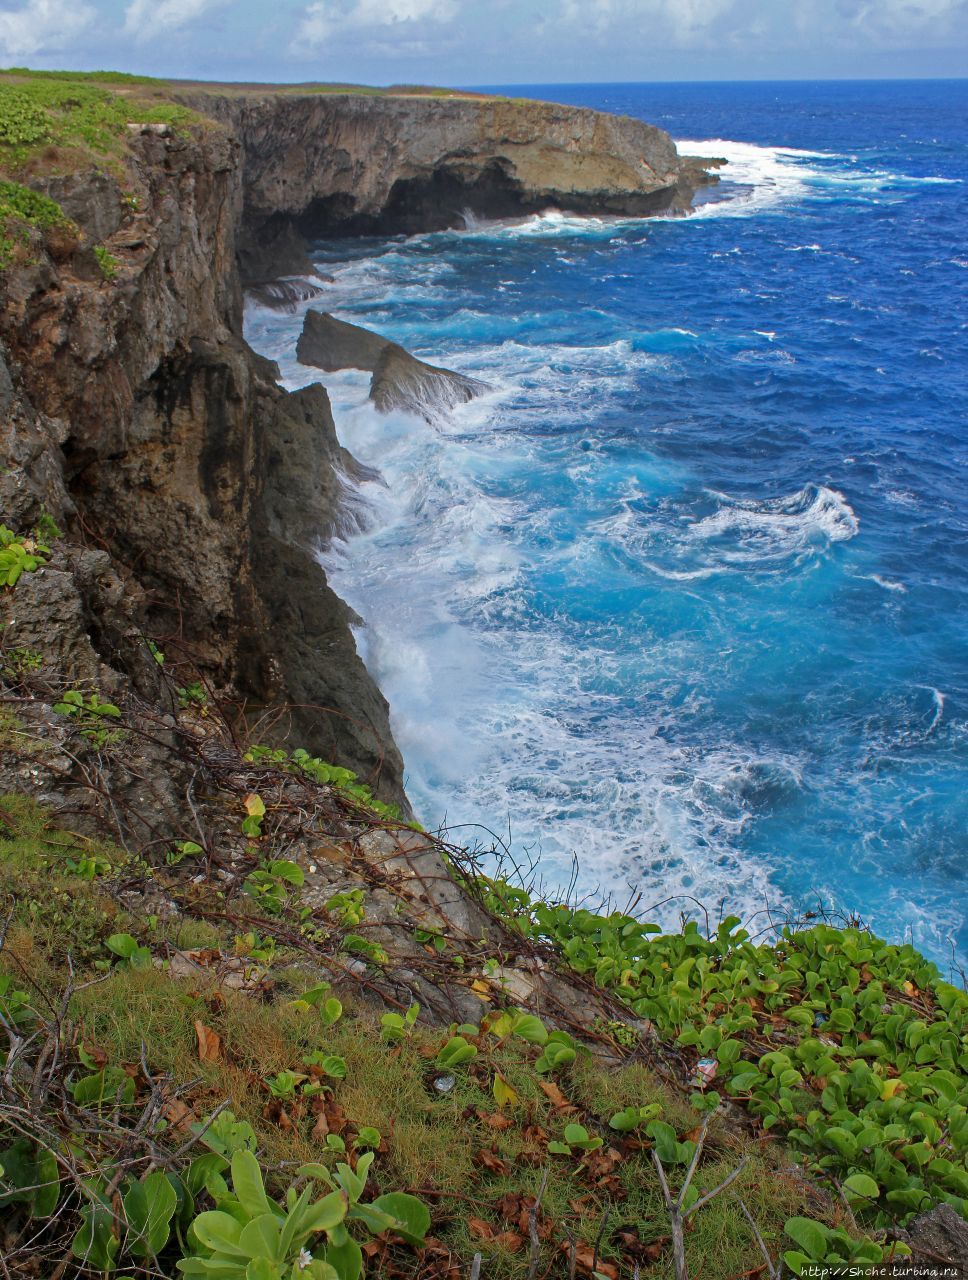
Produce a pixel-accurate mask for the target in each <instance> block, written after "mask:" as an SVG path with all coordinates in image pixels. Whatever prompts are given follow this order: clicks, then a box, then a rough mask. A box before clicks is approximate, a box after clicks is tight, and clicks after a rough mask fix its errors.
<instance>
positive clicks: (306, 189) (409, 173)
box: [185, 93, 705, 280]
mask: <svg viewBox="0 0 968 1280" xmlns="http://www.w3.org/2000/svg"><path fill="white" fill-rule="evenodd" d="M185 100H186V101H188V102H190V103H191V105H193V106H194V107H196V108H197V109H199V110H203V111H206V112H209V113H210V114H212V115H214V116H216V118H218V119H219V120H221V121H223V122H224V123H225V124H227V125H228V126H230V127H231V128H232V129H233V131H234V132H235V133H236V135H237V136H238V137H239V139H240V140H241V143H242V147H243V152H244V164H245V199H244V208H243V224H242V236H241V241H240V247H241V259H240V260H241V263H242V268H243V273H244V274H245V276H246V278H247V279H250V280H261V279H264V278H267V277H270V276H271V275H273V274H282V273H283V272H285V271H287V270H297V269H300V267H301V266H302V265H304V263H303V259H302V257H301V240H300V236H306V237H310V238H311V237H313V236H323V235H343V234H357V233H389V234H392V233H396V232H417V231H428V230H438V229H441V228H444V227H450V226H460V225H462V222H463V218H464V215H465V214H466V213H467V212H470V213H473V214H475V215H478V216H483V217H510V216H514V215H520V214H526V213H530V212H534V211H536V210H541V209H546V208H549V207H554V208H565V209H569V210H571V211H573V212H577V213H591V212H596V213H602V212H607V213H623V214H633V215H647V214H651V213H658V212H661V211H663V210H667V209H670V208H677V207H678V208H684V207H686V206H687V205H688V202H689V200H690V199H691V197H692V194H693V192H694V189H695V186H696V185H697V183H698V182H699V181H702V180H703V179H704V176H705V175H703V173H702V171H701V170H700V169H698V168H697V167H696V166H695V165H694V164H691V163H688V162H685V161H683V159H682V158H681V157H680V156H679V155H678V153H677V151H676V147H675V144H674V143H673V141H672V139H671V138H670V137H669V135H668V134H667V133H665V132H664V131H663V130H661V129H656V128H654V127H653V126H651V125H647V124H643V123H642V122H641V121H638V120H632V119H631V118H629V117H627V116H611V115H603V114H601V113H599V112H595V111H589V110H584V109H581V108H577V107H565V106H558V105H556V104H554V103H543V102H526V101H517V100H515V101H511V100H507V99H495V98H461V97H455V98H439V97H366V96H361V95H358V94H325V95H323V94H313V95H309V94H307V95H267V96H262V97H260V96H254V95H245V96H234V97H229V96H224V97H220V96H218V95H217V94H214V93H212V94H203V95H199V94H194V95H191V96H189V97H186V99H185Z"/></svg>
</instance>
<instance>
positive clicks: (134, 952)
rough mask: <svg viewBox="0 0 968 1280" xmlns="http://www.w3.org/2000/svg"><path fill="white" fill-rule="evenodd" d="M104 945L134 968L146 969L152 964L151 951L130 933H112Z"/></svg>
mask: <svg viewBox="0 0 968 1280" xmlns="http://www.w3.org/2000/svg"><path fill="white" fill-rule="evenodd" d="M104 945H105V946H106V947H107V949H108V950H109V951H113V952H114V954H115V955H116V956H118V957H119V958H120V959H121V961H122V962H123V963H124V964H126V965H128V966H130V968H132V969H145V968H147V966H148V965H150V964H151V952H150V951H149V950H148V948H147V947H143V946H141V945H140V943H139V942H138V940H137V938H133V937H132V936H131V934H130V933H112V934H111V936H110V938H108V939H107V940H106V942H105V944H104Z"/></svg>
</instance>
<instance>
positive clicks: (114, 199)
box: [0, 73, 695, 814]
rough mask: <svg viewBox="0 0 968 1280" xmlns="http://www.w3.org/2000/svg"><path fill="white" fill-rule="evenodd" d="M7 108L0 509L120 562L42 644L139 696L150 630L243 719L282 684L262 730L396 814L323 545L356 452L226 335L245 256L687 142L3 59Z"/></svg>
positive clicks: (643, 177) (76, 600) (339, 514)
mask: <svg viewBox="0 0 968 1280" xmlns="http://www.w3.org/2000/svg"><path fill="white" fill-rule="evenodd" d="M8 116H9V119H10V121H11V128H10V129H9V130H7V131H6V132H4V131H3V129H0V165H2V168H3V170H4V172H5V173H6V174H7V175H9V178H10V181H9V182H6V183H4V184H3V193H5V194H3V193H0V196H2V198H0V221H2V223H3V226H2V228H0V230H2V232H3V235H2V237H0V239H2V245H0V249H2V256H3V257H4V271H3V283H2V295H0V344H2V347H0V356H2V359H3V360H4V365H3V369H4V377H5V381H4V386H5V387H7V391H6V392H5V397H6V407H5V412H4V422H3V425H2V427H0V430H2V432H3V437H4V444H5V453H6V454H7V456H8V457H9V458H10V459H12V460H13V465H12V466H11V467H10V468H9V469H8V470H7V471H6V472H5V473H4V474H3V475H2V476H0V507H2V517H0V518H2V519H3V521H4V522H5V523H6V524H8V525H9V526H10V527H11V528H13V529H15V530H16V529H24V528H29V527H30V526H31V523H32V522H33V521H35V520H36V519H37V518H38V516H39V514H40V513H41V512H42V511H46V512H47V513H48V514H49V515H50V516H51V517H52V518H53V519H54V520H55V521H56V522H57V523H58V524H60V525H63V526H64V527H65V528H66V530H67V531H68V534H69V539H68V540H69V542H70V543H71V544H72V545H74V546H76V547H77V549H78V554H81V551H82V550H83V552H84V553H85V554H86V553H88V552H95V551H96V552H97V554H98V555H101V556H103V557H104V562H103V565H102V569H103V570H104V572H105V573H108V574H109V576H111V578H112V581H113V582H115V583H116V586H117V590H116V593H115V594H116V596H117V608H114V612H113V613H112V614H111V617H110V618H109V617H108V616H107V614H108V612H110V611H109V610H107V606H106V604H105V603H104V600H103V599H101V597H100V596H99V595H98V592H97V591H96V590H95V589H94V586H92V583H93V581H94V579H93V578H92V577H91V574H90V573H88V575H87V578H86V579H85V583H81V582H80V581H79V580H78V579H77V575H76V574H75V575H74V580H72V581H71V582H68V581H66V580H65V581H63V582H61V583H60V589H61V591H62V595H63V596H64V599H63V600H62V601H61V604H62V606H63V608H64V609H67V611H68V612H70V613H71V615H72V616H73V617H75V619H76V620H77V626H78V627H79V628H80V631H81V632H82V633H83V643H82V642H81V636H80V635H78V636H74V637H72V638H71V639H70V640H69V641H66V640H65V641H64V642H63V643H62V642H61V640H62V639H63V637H62V638H61V640H57V641H56V643H55V645H54V648H55V649H57V651H58V655H59V661H60V662H61V664H62V671H61V674H62V676H63V677H64V678H65V679H67V680H69V681H78V680H86V681H88V682H95V681H98V682H99V683H100V685H102V686H104V687H106V688H108V689H109V691H110V692H112V694H114V695H115V696H120V694H121V692H123V691H124V690H125V689H128V688H130V689H131V690H132V691H134V692H136V693H137V694H138V695H139V696H141V697H144V698H146V699H148V700H149V701H153V700H156V699H157V698H158V697H160V694H159V690H158V688H157V687H156V686H157V678H156V676H157V673H156V672H155V671H153V664H152V662H151V661H150V658H149V657H148V656H147V649H146V640H147V639H151V640H152V643H157V644H158V645H161V646H162V647H163V648H164V649H165V650H166V651H167V652H169V653H170V654H172V655H173V656H176V657H177V661H178V662H179V663H180V664H181V669H182V671H183V673H184V674H183V680H184V684H183V686H182V687H188V686H189V685H191V684H193V683H198V682H201V683H202V684H204V685H206V686H207V688H208V689H209V691H210V693H211V694H212V695H213V696H217V697H219V698H221V699H227V700H228V701H229V702H230V703H232V704H233V705H234V706H236V707H237V708H238V711H239V714H240V715H241V716H242V717H243V719H245V720H246V721H247V722H251V721H252V720H253V718H258V717H259V716H260V715H261V714H262V713H263V712H265V711H266V710H267V709H270V708H274V709H277V710H273V711H272V712H271V714H272V715H273V716H276V715H278V722H277V723H276V725H275V727H274V732H275V733H276V736H277V737H278V736H282V737H285V736H286V735H288V736H289V737H291V739H292V740H293V741H298V743H299V744H300V745H303V746H305V747H307V748H308V749H310V750H312V751H313V752H315V753H317V754H319V755H321V756H324V757H325V758H326V759H331V760H333V761H335V762H337V763H339V764H340V765H345V766H346V767H349V768H351V769H352V770H354V771H355V772H357V773H358V774H360V775H361V776H362V777H364V778H366V779H367V780H368V781H369V782H370V783H371V784H372V785H373V786H374V789H375V794H376V795H377V796H378V797H379V798H381V799H382V800H384V801H386V802H390V803H394V804H396V805H397V806H398V807H399V808H400V809H401V811H402V812H403V813H404V814H406V813H407V812H408V809H407V801H406V797H405V794H404V788H403V762H402V760H401V758H400V754H399V752H398V751H397V749H396V746H395V744H394V742H393V737H392V733H391V730H390V723H389V715H388V708H387V705H386V703H385V701H384V699H383V698H382V695H381V694H380V692H379V690H378V689H377V688H376V686H375V685H374V683H373V681H372V680H371V678H370V676H369V675H368V673H367V672H366V669H365V667H364V666H363V663H362V661H361V660H360V658H359V656H358V654H357V652H356V648H355V644H354V641H353V637H352V633H351V630H350V627H351V624H352V623H353V622H354V621H355V619H354V618H353V616H352V614H351V612H350V610H348V609H347V608H346V606H345V605H344V604H343V603H342V602H341V601H340V600H339V599H338V598H337V597H336V596H335V595H334V594H333V593H332V592H331V591H330V589H329V587H328V585H327V583H326V579H325V575H324V573H323V571H322V569H321V568H320V567H319V565H318V563H317V556H316V552H317V551H318V549H319V547H320V546H321V545H323V544H324V543H325V542H326V540H327V538H328V537H329V536H330V535H331V533H332V531H333V529H334V528H335V527H336V524H337V522H338V521H339V520H341V519H345V518H351V517H347V514H346V513H345V512H343V511H342V502H341V498H342V492H343V488H344V484H343V481H344V478H345V477H346V475H348V474H352V472H353V470H354V468H355V466H356V464H355V462H354V460H353V459H352V458H351V457H350V456H349V455H348V454H347V453H346V452H345V451H344V450H342V449H341V448H340V445H339V443H338V440H337V438H336V432H335V427H334V423H333V419H332V414H331V412H330V407H329V402H328V398H327V396H326V392H325V390H324V389H323V388H322V387H319V386H317V387H313V388H309V389H307V390H305V391H301V392H299V393H297V394H295V395H289V394H287V393H286V392H285V391H283V390H282V389H281V388H279V386H278V385H277V382H276V378H277V370H276V369H275V367H274V366H273V365H272V364H271V362H268V361H266V360H263V359H262V358H260V357H258V356H256V355H255V354H254V353H253V352H252V351H251V350H250V348H249V347H248V346H247V345H246V343H245V342H244V340H243V337H242V306H241V298H242V295H241V287H242V284H243V282H245V281H252V280H255V279H267V278H271V277H274V276H278V275H280V274H283V273H285V272H286V271H292V270H299V269H301V268H305V267H309V264H308V260H307V259H306V256H305V237H312V236H314V235H320V234H324V233H325V234H346V235H349V234H355V233H357V232H363V231H368V232H377V231H383V232H398V231H417V230H421V231H422V230H432V229H434V228H436V227H441V226H447V225H451V224H453V223H456V222H460V221H461V220H462V218H463V217H464V216H465V214H466V213H467V212H468V211H471V212H473V213H474V214H477V215H483V216H505V215H512V214H522V213H526V212H528V211H531V210H534V209H539V208H545V207H548V206H549V205H553V206H558V207H567V208H569V209H574V210H578V211H586V212H593V211H595V212H603V211H609V212H623V213H641V214H645V213H650V212H656V211H658V210H662V209H668V208H673V207H681V206H682V205H683V204H684V202H686V201H687V200H688V198H689V196H690V194H691V191H692V186H693V183H694V181H695V170H694V167H690V166H688V165H684V164H683V162H682V161H680V159H679V157H678V155H677V153H676V149H675V146H674V144H673V143H672V141H671V139H670V138H669V137H668V135H667V134H665V133H663V132H662V131H661V130H659V129H655V128H652V127H651V126H649V125H645V124H642V123H640V122H637V121H633V120H630V119H627V118H623V117H613V116H606V115H600V114H598V113H596V112H593V111H586V110H580V109H576V108H571V107H561V106H555V105H552V104H546V103H536V102H523V101H508V100H504V99H493V98H480V97H455V98H449V97H448V98H440V97H435V96H433V95H427V96H407V95H400V96H396V95H393V94H389V95H385V96H379V95H377V96H368V95H364V94H346V93H336V94H327V93H321V92H320V93H303V92H290V91H282V90H280V91H278V92H275V93H266V92H262V91H259V92H245V93H243V92H237V91H235V92H230V91H228V90H227V89H219V88H218V87H212V88H208V89H203V88H199V87H194V88H191V89H188V88H187V87H183V88H177V89H176V88H174V87H169V86H163V85H160V84H157V83H147V84H146V83H145V82H142V81H138V80H134V79H132V80H131V81H130V82H128V81H125V80H124V79H123V78H120V79H118V78H113V79H112V80H111V81H110V83H102V82H100V81H99V80H98V78H97V76H96V75H93V76H78V77H77V78H76V79H75V78H73V77H71V78H57V77H50V78H45V77H44V75H43V73H37V74H36V75H34V74H33V73H6V74H4V75H3V76H0V124H2V123H3V120H4V119H6V118H7V117H8ZM94 123H96V125H97V130H98V132H97V133H96V134H95V133H94V132H93V130H92V124H94ZM92 137H97V138H98V139H100V141H99V142H98V144H97V146H98V147H99V148H100V149H99V150H98V149H94V150H92V143H91V139H92ZM72 572H73V571H72ZM94 577H95V578H96V577H97V575H94ZM51 578H52V575H51V573H49V572H47V571H42V572H41V573H40V574H38V575H36V577H35V578H34V577H31V579H29V580H28V579H25V581H24V584H23V585H22V586H21V588H20V591H19V595H20V596H21V600H20V602H19V607H18V608H17V610H16V611H15V612H16V614H17V616H16V618H14V617H13V613H12V612H11V609H10V608H9V607H8V608H6V614H7V615H8V616H6V617H5V618H4V623H5V627H6V630H5V632H4V644H6V645H15V646H17V647H20V648H24V647H26V648H36V649H37V650H38V651H40V650H41V649H43V647H44V641H45V640H46V641H47V643H48V648H49V647H50V645H49V640H50V637H49V636H48V637H45V636H44V634H43V632H44V627H43V622H42V620H43V615H44V610H45V609H47V608H49V607H50V604H51V602H50V601H49V600H38V601H37V603H36V608H35V609H34V610H33V612H32V613H28V610H26V609H25V607H24V601H25V599H26V598H27V597H28V596H29V595H30V594H31V593H37V592H39V591H41V587H42V586H43V588H44V590H49V583H50V581H51ZM85 584H86V585H85ZM72 593H73V603H71V604H70V605H69V606H68V603H67V598H68V597H71V595H72ZM7 603H8V605H9V601H8V602H7ZM122 606H123V607H122ZM112 607H113V606H112ZM119 610H120V612H119ZM122 615H123V616H122ZM28 616H29V617H32V618H34V622H35V623H36V625H35V626H33V624H31V623H29V622H28ZM32 626H33V630H32V629H31V627H32ZM82 651H83V652H84V653H85V654H86V655H87V657H86V659H85V661H84V662H80V661H79V658H78V655H79V654H80V653H81V652H82ZM68 658H69V659H70V660H69V661H68ZM95 659H96V660H95ZM65 662H66V663H67V665H66V667H64V665H63V664H64V663H65ZM283 707H284V708H285V711H284V712H283V711H279V710H278V709H280V708H283Z"/></svg>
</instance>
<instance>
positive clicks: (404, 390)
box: [370, 344, 490, 422]
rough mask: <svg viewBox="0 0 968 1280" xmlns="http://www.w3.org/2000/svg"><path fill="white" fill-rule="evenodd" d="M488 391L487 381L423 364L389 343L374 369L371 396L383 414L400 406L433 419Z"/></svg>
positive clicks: (429, 420) (404, 409) (401, 348)
mask: <svg viewBox="0 0 968 1280" xmlns="http://www.w3.org/2000/svg"><path fill="white" fill-rule="evenodd" d="M489 390H490V387H489V386H488V384H487V383H486V382H479V381H478V380H477V379H476V378H468V377H465V376H464V374H462V373H454V372H453V371H452V370H450V369H440V368H438V367H437V366H436V365H432V364H425V363H424V361H423V360H418V359H417V358H416V357H415V356H412V355H410V353H409V352H408V351H404V349H403V347H398V346H396V345H395V344H391V345H390V346H387V347H386V348H384V351H383V354H382V355H381V356H380V359H379V361H378V362H377V366H376V368H375V369H374V370H373V380H372V382H371V383H370V399H371V400H372V401H373V403H374V404H375V405H376V407H377V408H378V409H380V410H381V411H382V412H383V413H389V412H390V410H391V409H402V410H403V411H404V412H405V413H414V414H417V415H419V416H420V417H421V418H425V419H426V420H427V422H433V421H435V419H437V418H439V417H441V416H446V415H447V413H449V412H450V410H451V409H454V408H456V406H457V405H459V404H466V403H467V402H468V400H473V399H474V398H475V396H480V395H483V394H484V392H485V391H489Z"/></svg>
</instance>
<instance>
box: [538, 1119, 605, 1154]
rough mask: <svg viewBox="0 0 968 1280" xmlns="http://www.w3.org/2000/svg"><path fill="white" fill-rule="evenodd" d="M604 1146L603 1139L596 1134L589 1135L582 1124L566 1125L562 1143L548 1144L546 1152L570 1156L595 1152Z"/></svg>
mask: <svg viewBox="0 0 968 1280" xmlns="http://www.w3.org/2000/svg"><path fill="white" fill-rule="evenodd" d="M603 1145H604V1139H603V1138H600V1137H599V1136H598V1135H597V1134H594V1135H593V1134H590V1133H589V1132H588V1130H587V1129H586V1128H585V1126H584V1125H582V1124H566V1125H565V1131H564V1135H563V1141H560V1142H549V1143H548V1150H549V1152H551V1154H552V1155H556V1156H570V1155H574V1153H575V1151H584V1152H585V1153H587V1152H589V1151H597V1150H598V1148H599V1147H601V1146H603Z"/></svg>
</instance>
